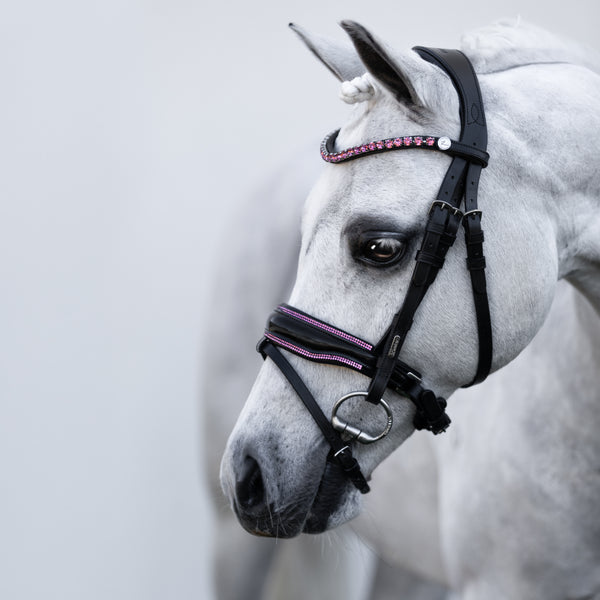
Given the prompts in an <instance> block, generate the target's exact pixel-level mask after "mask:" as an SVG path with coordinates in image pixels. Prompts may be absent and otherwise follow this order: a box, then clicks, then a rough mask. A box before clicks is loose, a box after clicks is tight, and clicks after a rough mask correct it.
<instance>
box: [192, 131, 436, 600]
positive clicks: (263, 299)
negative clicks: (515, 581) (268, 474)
mask: <svg viewBox="0 0 600 600" xmlns="http://www.w3.org/2000/svg"><path fill="white" fill-rule="evenodd" d="M315 142H317V140H315ZM298 157H301V158H300V159H298ZM322 166H323V163H322V161H321V160H320V158H319V157H318V155H316V153H315V152H314V144H311V145H310V147H307V148H306V149H300V150H298V151H297V152H296V153H295V159H294V161H293V163H287V164H282V165H281V167H280V168H279V169H278V170H277V172H276V174H275V175H274V176H271V177H269V178H268V179H267V181H266V182H265V184H264V185H263V186H261V187H260V188H259V189H258V190H256V192H255V193H254V194H253V195H252V196H251V197H248V198H243V199H241V201H240V202H239V203H238V205H236V206H235V209H234V210H233V211H232V215H231V217H230V218H229V219H228V224H227V230H226V232H225V233H224V235H228V241H229V243H228V244H225V245H224V246H223V249H222V253H221V254H220V256H219V269H218V271H216V272H215V277H214V280H213V281H212V284H211V289H212V293H211V296H210V298H209V302H210V319H209V320H208V323H207V326H208V331H207V336H206V339H207V341H208V343H207V346H206V348H205V356H204V357H203V363H204V366H205V369H204V377H203V393H202V400H203V401H202V410H203V415H204V419H203V421H204V424H205V428H204V431H203V433H202V440H203V448H204V454H205V467H206V472H207V475H208V483H209V489H210V491H211V495H212V499H213V503H214V506H215V516H216V523H215V532H216V535H215V536H214V543H213V575H214V586H215V592H216V595H217V598H218V599H219V600H259V599H260V600H284V599H285V600H305V599H306V598H315V599H316V600H321V599H322V600H327V599H328V598H332V597H336V596H337V595H341V596H343V597H344V598H346V599H348V600H367V599H372V600H388V599H391V598H394V597H396V591H397V590H398V589H402V590H404V591H406V592H407V593H408V594H410V597H411V598H415V599H418V600H441V599H442V598H444V597H445V590H444V587H443V586H441V585H440V584H439V583H432V582H428V581H426V580H424V579H423V578H422V577H421V576H420V575H417V574H416V573H415V572H414V570H413V569H411V570H410V571H409V570H407V569H402V568H398V565H397V564H395V566H394V568H392V567H391V566H390V564H391V563H394V562H396V563H397V561H395V559H394V558H393V557H392V558H391V561H390V560H388V561H381V560H378V557H377V556H376V554H375V553H374V552H373V551H371V550H370V549H368V548H367V547H366V546H365V544H364V543H362V542H361V541H360V539H359V538H358V537H357V535H356V534H355V533H354V532H353V531H352V530H350V529H348V527H346V528H341V530H337V531H336V532H335V533H334V534H333V535H332V539H331V540H326V541H325V542H324V543H323V541H322V540H321V539H316V538H314V537H309V536H302V537H299V538H297V539H296V540H293V541H290V542H289V543H287V544H281V543H279V544H278V543H277V542H276V540H269V539H264V538H263V539H259V538H256V537H252V536H249V535H248V534H247V533H246V532H245V531H244V530H243V529H241V528H240V527H239V525H238V523H237V521H236V519H235V517H234V515H233V513H232V512H231V510H229V507H227V506H225V502H224V498H223V494H222V491H221V487H220V485H219V464H220V462H221V456H222V454H223V451H224V449H225V444H226V441H227V437H228V436H229V433H230V431H231V429H232V428H233V426H234V424H235V420H236V418H237V415H238V414H239V412H240V410H241V408H242V406H243V403H244V400H245V397H246V395H247V394H248V391H249V390H250V388H251V385H252V381H253V380H254V379H255V377H256V374H257V372H258V370H259V367H260V365H261V363H262V361H261V360H260V358H259V356H258V354H255V353H252V352H250V350H251V349H252V348H253V347H254V345H255V344H256V340H257V339H258V337H259V336H260V335H261V333H262V329H263V327H264V323H265V314H267V312H268V311H269V310H270V309H271V308H272V307H273V306H275V305H276V304H277V303H278V302H280V301H282V300H284V299H285V298H286V297H287V296H288V295H289V293H290V291H291V288H292V285H293V279H294V276H295V272H296V264H297V255H298V248H299V247H300V218H301V210H302V205H303V204H304V200H305V198H306V194H307V193H308V191H309V189H310V182H312V181H313V180H314V178H315V177H316V176H317V174H318V173H320V171H321V169H322ZM273 215H276V218H273ZM231 232H235V235H231ZM241 265H244V268H240V266H241ZM240 298H243V302H240ZM413 464H416V463H413ZM390 467H391V468H392V469H394V471H395V465H391V464H390ZM385 470H386V467H382V471H383V472H385ZM388 470H389V469H388ZM379 475H380V476H381V473H379ZM391 475H392V477H393V478H394V480H395V479H396V478H397V473H395V472H393V473H391Z"/></svg>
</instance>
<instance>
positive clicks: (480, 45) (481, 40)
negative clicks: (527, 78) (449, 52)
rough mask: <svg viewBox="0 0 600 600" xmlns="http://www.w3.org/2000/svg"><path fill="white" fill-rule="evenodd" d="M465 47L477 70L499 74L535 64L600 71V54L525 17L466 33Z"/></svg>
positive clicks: (463, 38)
mask: <svg viewBox="0 0 600 600" xmlns="http://www.w3.org/2000/svg"><path fill="white" fill-rule="evenodd" d="M461 50H462V51H463V52H464V53H465V54H466V55H467V56H468V57H469V59H470V60H471V62H472V63H473V66H474V68H475V71H476V72H477V73H481V74H485V73H497V72H499V71H505V70H507V69H514V68H517V67H522V66H526V65H531V64H552V63H568V64H574V65H581V66H584V67H587V68H588V69H590V70H592V71H594V72H596V73H600V53H598V51H597V50H596V49H594V48H590V47H589V46H585V45H583V44H579V43H576V42H573V41H571V40H567V39H563V38H561V37H559V36H557V35H555V34H553V33H550V32H548V31H546V30H544V29H541V28H539V27H536V26H534V25H531V24H529V23H526V22H523V21H522V20H521V19H510V20H502V21H499V22H497V23H495V24H494V25H491V26H488V27H484V28H482V29H477V30H476V31H473V32H471V33H467V34H465V35H463V37H462V39H461Z"/></svg>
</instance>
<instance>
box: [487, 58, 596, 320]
mask: <svg viewBox="0 0 600 600" xmlns="http://www.w3.org/2000/svg"><path fill="white" fill-rule="evenodd" d="M508 77H510V75H508ZM513 77H514V79H513V80H512V81H511V83H513V84H516V86H517V89H519V92H520V94H519V95H517V98H520V99H521V100H522V99H523V97H524V96H523V94H522V90H523V89H526V90H527V89H529V90H530V93H529V94H528V97H529V98H531V99H533V100H531V101H530V103H529V104H528V105H527V106H526V107H524V106H523V102H522V103H520V104H519V103H513V105H512V106H510V105H504V106H500V111H502V110H505V111H507V113H505V114H509V115H510V111H511V108H512V109H513V110H514V107H515V105H517V110H518V111H519V114H518V115H515V114H514V113H513V114H512V115H511V117H513V118H511V119H509V120H508V121H507V120H505V121H504V123H508V130H509V131H508V133H509V135H511V136H513V137H514V136H515V125H516V127H517V129H516V132H517V133H516V135H519V136H520V135H523V138H525V139H526V141H527V143H526V144H525V146H526V147H528V148H535V152H534V153H533V154H532V153H531V150H528V151H527V152H528V153H527V154H523V156H520V157H518V160H519V162H520V165H521V166H520V169H521V171H520V173H521V180H520V181H521V184H522V185H523V188H524V189H525V190H526V193H528V194H530V195H531V198H530V199H527V203H526V204H527V209H526V210H528V211H529V209H530V208H531V209H532V210H531V213H533V216H532V218H534V219H536V218H537V217H538V216H541V217H542V218H545V217H546V216H549V217H550V220H551V222H552V226H553V229H554V232H555V233H556V248H557V251H558V276H559V279H566V280H567V281H569V282H570V283H571V284H573V285H574V286H575V287H576V288H577V289H579V291H581V292H582V293H583V295H584V296H585V297H586V298H587V299H588V301H589V302H590V303H591V304H592V306H593V307H594V309H595V311H596V313H597V314H598V315H599V316H600V169H598V156H599V155H600V111H598V110H597V109H596V104H595V103H594V102H595V100H591V99H594V98H598V97H600V76H599V75H598V74H597V73H595V72H593V71H592V70H590V69H587V68H585V67H581V66H577V65H572V64H560V65H559V64H557V65H531V66H530V67H526V68H524V69H516V70H514V75H513ZM524 78H527V79H528V81H525V79H524ZM549 81H551V82H552V83H548V82H549ZM504 83H505V84H506V83H507V82H506V81H505V82H504ZM498 114H501V113H498ZM519 121H520V122H519ZM527 136H529V137H528V138H527ZM529 200H531V203H529ZM536 211H539V213H538V214H537V215H536V214H535V213H536ZM530 216H531V215H530Z"/></svg>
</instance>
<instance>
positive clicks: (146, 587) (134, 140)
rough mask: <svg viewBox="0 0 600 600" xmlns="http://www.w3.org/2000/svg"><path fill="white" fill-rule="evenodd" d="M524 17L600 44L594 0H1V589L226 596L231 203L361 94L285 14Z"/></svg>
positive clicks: (95, 598)
mask: <svg viewBox="0 0 600 600" xmlns="http://www.w3.org/2000/svg"><path fill="white" fill-rule="evenodd" d="M518 15H520V16H521V17H522V18H523V19H525V20H528V21H532V22H534V23H537V24H539V25H542V26H545V27H547V28H549V29H551V30H554V31H556V32H559V33H562V34H565V35H567V36H569V37H572V38H575V39H579V40H581V41H582V42H584V43H587V44H591V45H596V46H597V31H598V29H599V26H600V19H599V9H598V2H597V0H589V1H587V0H585V1H578V0H571V1H570V2H564V0H561V1H555V0H545V1H544V2H540V1H539V0H524V1H521V2H519V1H516V0H503V1H502V2H497V1H495V0H491V1H488V2H478V3H475V2H472V1H468V2H467V1H464V0H454V1H452V2H449V1H447V0H444V1H441V0H428V1H427V2H410V3H409V2H402V1H398V0H396V1H392V0H387V1H377V0H371V1H370V2H364V0H363V1H358V0H346V1H345V2H336V1H330V2H323V1H321V0H319V1H315V0H304V1H303V2H297V3H296V2H284V1H277V2H275V1H260V0H259V1H256V2H242V1H237V2H228V1H226V0H223V1H221V2H218V3H217V2H213V3H207V2H205V1H203V0H168V1H167V0H137V1H136V0H103V1H102V2H100V1H98V2H91V1H82V0H71V1H67V0H54V1H53V2H49V1H44V0H19V1H18V2H8V1H7V0H4V2H3V3H2V6H1V7H0V85H1V93H0V285H1V288H0V598H2V600H33V599H38V598H44V599H54V598H56V599H60V600H82V599H84V600H100V599H102V600H104V599H110V600H154V599H156V600H158V599H161V600H166V599H177V600H186V599H201V600H205V599H211V598H212V590H211V587H210V578H209V573H208V552H209V550H210V539H211V536H212V535H215V534H216V533H218V532H215V531H213V528H212V526H211V509H210V507H209V505H208V502H207V497H206V492H205V487H204V482H203V477H202V467H201V464H202V463H201V460H200V457H201V453H202V443H201V440H200V435H199V431H200V428H199V422H200V419H201V410H200V408H199V384H200V381H201V377H202V369H201V364H200V358H199V357H200V356H201V350H202V347H203V343H204V342H205V340H204V339H203V327H204V325H203V323H205V319H206V317H207V316H206V315H205V309H204V307H205V302H206V297H207V282H209V281H210V273H211V272H213V270H214V269H218V268H219V260H218V259H219V247H220V244H223V243H227V242H225V241H224V238H223V237H222V236H221V231H223V227H224V223H225V222H226V219H227V215H228V214H230V211H232V210H235V206H236V203H239V202H241V201H243V199H244V198H245V197H246V196H247V195H248V194H249V193H250V191H251V190H252V188H253V187H254V186H255V185H256V184H257V183H258V181H260V180H261V179H262V178H263V177H264V175H265V173H268V172H269V171H270V170H272V169H274V168H276V166H277V164H279V161H281V160H282V158H287V157H288V156H289V155H290V154H291V153H293V151H294V149H295V148H297V147H301V146H303V145H305V143H306V141H307V140H309V139H311V140H312V139H314V140H318V139H319V138H320V137H321V136H322V135H323V134H325V133H326V132H328V131H330V130H331V129H333V128H335V127H337V126H339V124H340V122H341V119H342V117H343V114H344V108H343V107H342V106H341V103H340V102H339V101H338V100H337V91H338V85H337V83H336V82H335V80H334V79H333V77H331V76H330V74H329V73H328V72H327V71H326V70H325V69H324V68H322V67H321V66H320V65H319V64H318V63H317V62H316V61H315V60H314V58H313V57H312V56H311V55H310V53H308V52H307V50H306V49H305V48H304V47H303V46H302V45H301V44H300V43H299V42H298V41H297V39H296V38H295V36H294V35H293V34H292V33H291V32H290V31H289V30H288V28H287V23H288V22H289V21H295V22H297V23H300V24H302V25H304V26H306V27H309V28H311V29H313V30H315V31H318V32H320V33H323V34H327V35H336V36H340V37H341V36H342V35H343V32H342V31H341V30H340V29H339V27H338V26H337V22H338V21H339V20H341V19H344V18H352V19H355V20H358V21H360V22H362V23H363V24H365V25H366V26H368V27H370V28H371V29H372V30H373V31H374V32H375V33H376V34H378V35H379V36H381V37H382V38H383V39H386V40H388V41H389V42H391V43H393V44H395V45H397V46H405V47H409V46H412V45H414V44H422V45H434V46H446V47H453V46H456V45H457V44H458V43H459V38H460V33H461V32H463V31H466V30H470V29H473V28H476V27H479V26H482V25H487V24H490V23H491V22H493V21H495V20H497V19H498V18H501V17H505V16H508V17H516V16H518ZM317 151H318V148H317V147H315V152H317ZM248 352H249V353H252V352H253V348H249V349H248Z"/></svg>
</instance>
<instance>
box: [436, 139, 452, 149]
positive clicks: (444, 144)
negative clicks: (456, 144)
mask: <svg viewBox="0 0 600 600" xmlns="http://www.w3.org/2000/svg"><path fill="white" fill-rule="evenodd" d="M437 144H438V148H439V149H440V150H448V149H449V148H450V146H452V142H451V140H450V138H449V137H446V136H443V137H441V138H440V139H439V140H438V143H437Z"/></svg>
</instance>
